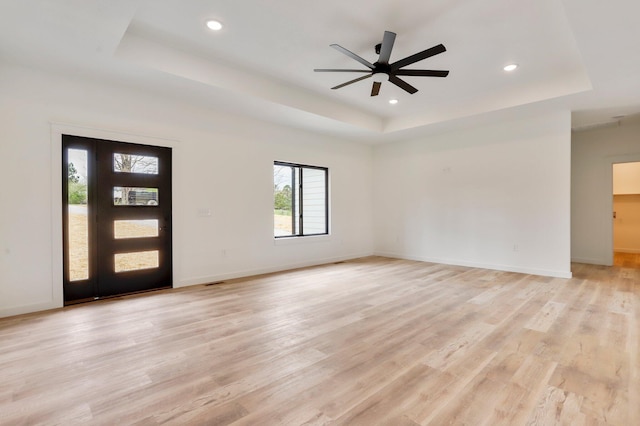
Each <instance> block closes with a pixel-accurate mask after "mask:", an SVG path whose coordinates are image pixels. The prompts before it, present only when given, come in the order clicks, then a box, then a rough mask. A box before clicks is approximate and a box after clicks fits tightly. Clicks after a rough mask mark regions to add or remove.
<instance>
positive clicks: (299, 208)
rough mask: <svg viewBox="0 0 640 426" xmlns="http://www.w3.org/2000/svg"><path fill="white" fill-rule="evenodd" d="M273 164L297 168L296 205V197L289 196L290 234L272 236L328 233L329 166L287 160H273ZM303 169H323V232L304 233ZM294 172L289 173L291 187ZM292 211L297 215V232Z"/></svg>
mask: <svg viewBox="0 0 640 426" xmlns="http://www.w3.org/2000/svg"><path fill="white" fill-rule="evenodd" d="M273 166H274V167H275V166H281V167H291V168H297V169H298V173H299V174H298V182H299V185H298V188H297V191H298V194H299V195H298V197H297V198H298V205H297V206H296V205H295V200H296V197H294V196H292V197H291V229H292V233H291V234H290V235H274V236H273V237H274V238H276V239H280V238H299V237H313V236H321V235H329V168H328V167H322V166H311V165H308V164H299V163H290V162H287V161H274V162H273ZM304 169H312V170H322V171H324V189H325V190H324V229H325V232H320V233H314V234H305V233H304V209H303V197H304V179H303V170H304ZM294 174H295V172H294V171H292V173H291V180H292V181H291V188H292V189H293V188H294V186H295V176H294ZM294 212H297V216H298V233H297V234H296V233H293V232H295V229H296V223H295V222H296V216H295V215H294Z"/></svg>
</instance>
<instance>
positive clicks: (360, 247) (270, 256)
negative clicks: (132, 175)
mask: <svg viewBox="0 0 640 426" xmlns="http://www.w3.org/2000/svg"><path fill="white" fill-rule="evenodd" d="M64 132H70V133H74V134H79V135H83V136H91V137H101V138H106V139H117V140H122V141H129V142H138V143H151V144H157V145H162V146H171V147H173V172H174V176H173V178H174V187H173V191H174V206H173V215H174V217H173V235H174V286H184V285H190V284H198V283H205V282H210V281H216V280H220V279H225V278H230V277H237V276H244V275H250V274H255V273H260V272H268V271H276V270H282V269H287V268H292V267H297V266H304V265H311V264H319V263H325V262H330V261H335V260H342V259H347V258H353V257H359V256H365V255H369V254H371V253H372V246H373V240H372V218H371V213H370V211H371V206H372V189H371V180H372V169H371V164H372V149H371V147H369V146H364V145H361V144H356V143H352V142H348V141H344V140H336V139H332V138H330V137H325V136H321V135H317V134H311V133H307V132H303V131H298V130H294V129H290V128H285V127H279V126H276V125H271V124H267V123H263V122H258V121H255V120H252V119H248V118H242V117H238V116H233V115H229V114H225V113H224V112H220V111H213V110H208V109H204V108H199V107H195V106H190V105H188V104H185V103H181V102H176V101H174V100H172V99H167V98H164V97H161V96H157V95H153V94H151V93H143V92H138V91H137V90H133V89H131V88H124V87H119V86H115V85H101V84H97V83H95V82H94V83H90V82H80V81H72V80H69V79H65V78H62V77H60V76H51V75H48V74H44V73H41V72H39V71H35V70H29V69H26V68H21V67H10V66H3V67H1V68H0V158H2V160H3V165H2V167H0V182H1V183H0V185H1V186H0V189H1V191H0V200H1V201H0V202H1V203H2V208H0V316H6V315H14V314H19V313H23V312H31V311H36V310H42V309H48V308H54V307H58V306H61V305H62V278H61V277H62V237H61V233H62V223H61V220H62V219H61V213H60V212H61V195H60V194H61V193H60V190H61V189H60V177H61V164H60V163H61V160H60V151H61V148H60V134H61V133H64ZM274 160H280V161H287V162H294V163H302V164H312V165H318V166H326V167H329V172H330V205H331V218H330V222H331V235H330V236H328V237H317V238H310V239H304V240H295V241H280V240H279V241H278V243H277V244H276V243H275V242H274V239H273V216H272V214H273V211H272V209H273V161H274ZM205 210H211V212H212V215H211V216H210V217H203V216H201V215H199V214H198V212H199V211H205Z"/></svg>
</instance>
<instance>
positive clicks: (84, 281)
mask: <svg viewBox="0 0 640 426" xmlns="http://www.w3.org/2000/svg"><path fill="white" fill-rule="evenodd" d="M63 219H64V262H65V265H64V298H65V303H70V302H77V301H83V300H88V299H96V298H102V297H109V296H115V295H119V294H126V293H133V292H139V291H146V290H152V289H158V288H165V287H171V285H172V262H171V253H172V249H171V149H170V148H163V147H155V146H147V145H138V144H130V143H123V142H115V141H106V140H100V139H91V138H84V137H78V136H67V135H64V136H63Z"/></svg>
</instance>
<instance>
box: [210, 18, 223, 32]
mask: <svg viewBox="0 0 640 426" xmlns="http://www.w3.org/2000/svg"><path fill="white" fill-rule="evenodd" d="M207 27H208V28H209V29H210V30H213V31H220V30H221V29H222V23H221V22H220V21H214V20H210V21H207Z"/></svg>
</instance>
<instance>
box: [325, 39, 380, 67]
mask: <svg viewBox="0 0 640 426" xmlns="http://www.w3.org/2000/svg"><path fill="white" fill-rule="evenodd" d="M331 47H333V48H334V49H336V50H337V51H338V52H342V53H344V54H345V55H347V56H348V57H350V58H353V59H355V60H356V61H358V62H360V63H361V64H362V65H364V66H365V67H367V68H371V69H374V68H375V67H374V65H373V64H372V63H371V62H369V61H367V60H366V59H364V58H361V57H360V56H358V55H356V54H355V53H353V52H352V51H350V50H347V49H345V48H344V47H342V46H340V45H339V44H332V45H331Z"/></svg>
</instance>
